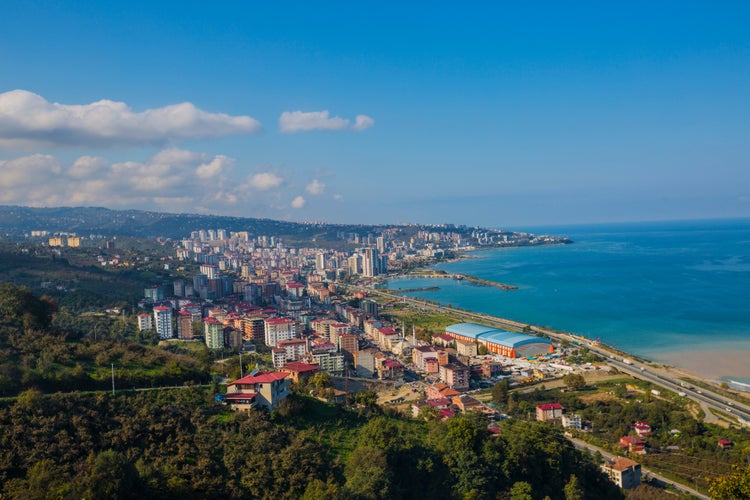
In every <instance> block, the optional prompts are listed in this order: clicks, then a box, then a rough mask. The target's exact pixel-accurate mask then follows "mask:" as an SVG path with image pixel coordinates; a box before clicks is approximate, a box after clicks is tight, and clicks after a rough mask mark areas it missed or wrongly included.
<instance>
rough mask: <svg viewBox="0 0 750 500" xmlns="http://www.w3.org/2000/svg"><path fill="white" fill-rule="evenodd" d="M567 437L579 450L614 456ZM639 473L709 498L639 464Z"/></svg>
mask: <svg viewBox="0 0 750 500" xmlns="http://www.w3.org/2000/svg"><path fill="white" fill-rule="evenodd" d="M568 439H569V440H570V441H571V442H572V443H573V446H575V447H576V448H578V449H579V450H589V451H591V452H597V451H598V452H599V453H601V454H602V456H603V457H604V458H606V459H608V460H609V459H612V458H614V456H615V455H613V454H612V453H610V452H608V451H606V450H604V449H602V448H599V447H598V446H594V445H593V444H589V443H587V442H586V441H582V440H580V439H576V438H573V437H569V438H568ZM641 474H642V475H643V476H645V475H648V476H649V477H651V478H653V479H656V481H658V482H659V483H660V484H659V485H660V486H671V487H673V488H675V489H676V490H678V491H680V492H682V493H687V494H689V495H692V496H693V497H696V498H700V499H701V500H709V499H710V497H708V496H707V495H704V494H703V493H701V492H699V491H697V490H694V489H693V488H691V487H689V486H685V485H684V484H680V483H677V482H675V481H673V480H671V479H669V478H666V477H664V476H662V475H661V474H659V473H657V472H654V471H653V470H651V469H648V468H647V467H643V466H641Z"/></svg>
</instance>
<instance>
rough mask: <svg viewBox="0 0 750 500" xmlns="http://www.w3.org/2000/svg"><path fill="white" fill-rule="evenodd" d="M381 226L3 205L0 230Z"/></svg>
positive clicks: (301, 230)
mask: <svg viewBox="0 0 750 500" xmlns="http://www.w3.org/2000/svg"><path fill="white" fill-rule="evenodd" d="M375 228H381V229H382V227H381V226H374V225H344V224H321V223H299V222H285V221H278V220H272V219H259V218H251V217H232V216H222V215H200V214H170V213H162V212H149V211H144V210H112V209H109V208H102V207H49V208H48V207H45V208H37V207H22V206H7V205H6V206H0V234H11V235H14V234H15V235H18V234H23V233H28V232H30V231H35V230H44V231H49V232H51V233H54V232H70V233H77V234H79V235H81V236H86V235H89V234H99V235H103V236H134V237H141V238H154V237H157V236H161V237H167V238H184V237H186V236H189V235H190V232H191V231H196V230H198V229H226V230H227V231H249V232H251V233H255V234H268V235H297V236H300V237H304V236H305V234H306V233H309V235H310V236H312V235H315V234H318V233H320V232H321V230H323V231H325V230H326V229H328V230H335V231H363V230H364V231H368V230H370V231H374V230H375Z"/></svg>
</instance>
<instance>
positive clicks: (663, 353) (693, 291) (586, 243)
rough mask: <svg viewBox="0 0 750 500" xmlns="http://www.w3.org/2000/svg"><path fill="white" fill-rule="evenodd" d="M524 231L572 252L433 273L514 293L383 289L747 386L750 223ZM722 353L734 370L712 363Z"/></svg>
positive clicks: (471, 288)
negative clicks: (556, 239) (563, 240)
mask: <svg viewBox="0 0 750 500" xmlns="http://www.w3.org/2000/svg"><path fill="white" fill-rule="evenodd" d="M526 230H527V231H530V232H534V233H535V234H553V235H556V236H568V237H570V238H572V239H573V240H574V243H573V244H570V245H560V246H545V247H522V248H507V249H493V250H485V251H477V252H472V253H471V254H470V255H469V258H467V259H463V260H459V261H454V262H449V263H443V264H439V265H437V266H436V268H437V269H441V270H444V271H447V272H449V273H462V274H468V275H472V276H476V277H478V278H483V279H487V280H491V281H496V282H502V283H507V284H510V285H515V286H517V287H518V289H517V290H509V291H505V290H501V289H499V288H495V287H488V286H480V285H476V284H473V283H470V282H468V281H465V280H464V281H456V280H450V279H418V278H417V279H415V278H397V279H393V280H390V281H389V283H388V285H387V286H388V287H389V288H391V289H398V288H400V289H407V288H420V287H433V286H436V287H439V289H438V290H433V291H419V292H412V293H408V295H409V296H413V297H420V298H424V299H429V300H433V301H438V302H440V303H443V304H451V305H453V306H456V307H460V308H464V309H468V310H472V311H476V312H481V313H485V314H490V315H493V316H500V317H504V318H510V319H514V320H517V321H521V322H527V323H532V324H536V325H540V326H546V327H550V328H553V329H557V330H564V331H571V332H575V333H577V334H581V335H584V336H586V337H589V338H592V339H596V338H600V339H601V340H602V341H603V342H605V343H607V344H610V345H613V346H615V347H618V348H620V349H622V350H624V351H627V352H632V353H633V354H637V355H640V356H644V357H647V358H650V359H654V360H659V361H665V362H674V363H676V364H677V365H678V366H679V365H681V364H682V365H684V364H688V365H691V366H686V368H692V369H696V370H697V371H699V372H702V373H703V374H707V373H708V374H710V375H712V376H715V377H721V378H724V379H729V380H736V381H739V382H744V383H750V219H733V220H708V221H679V222H649V223H628V224H608V225H585V226H566V227H564V226H558V227H545V228H527V229H526ZM722 352H726V353H727V354H726V356H728V357H733V359H734V361H733V362H731V363H730V362H728V361H727V360H728V358H727V357H725V358H724V359H723V360H722V359H715V358H716V356H718V355H720V354H721V353H722ZM696 353H699V355H697V356H696ZM700 353H705V356H703V357H702V356H701V355H700ZM738 356H739V358H738ZM743 356H747V357H746V358H744V357H743ZM703 358H705V359H703ZM743 359H744V360H747V361H745V365H747V371H746V372H745V371H744V370H743V367H742V365H743V363H742V361H743ZM714 363H715V364H718V366H716V367H713V368H715V369H713V370H711V368H712V367H711V366H710V365H711V364H714ZM698 365H700V366H698ZM732 365H738V366H739V368H737V367H732Z"/></svg>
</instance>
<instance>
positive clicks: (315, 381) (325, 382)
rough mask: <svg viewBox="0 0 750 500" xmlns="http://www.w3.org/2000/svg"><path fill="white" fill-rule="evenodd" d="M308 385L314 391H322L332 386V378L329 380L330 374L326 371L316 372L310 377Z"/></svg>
mask: <svg viewBox="0 0 750 500" xmlns="http://www.w3.org/2000/svg"><path fill="white" fill-rule="evenodd" d="M309 385H310V387H312V388H313V389H315V391H316V392H318V393H322V392H323V390H324V389H326V388H328V387H332V386H333V380H331V376H330V375H328V374H327V373H326V372H318V373H316V374H315V375H313V376H312V377H310V382H309Z"/></svg>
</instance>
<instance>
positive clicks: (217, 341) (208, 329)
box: [203, 318, 224, 349]
mask: <svg viewBox="0 0 750 500" xmlns="http://www.w3.org/2000/svg"><path fill="white" fill-rule="evenodd" d="M203 334H204V335H205V336H206V346H208V348H209V349H223V348H224V327H223V325H222V324H221V321H219V320H217V319H215V318H206V319H204V320H203Z"/></svg>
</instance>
